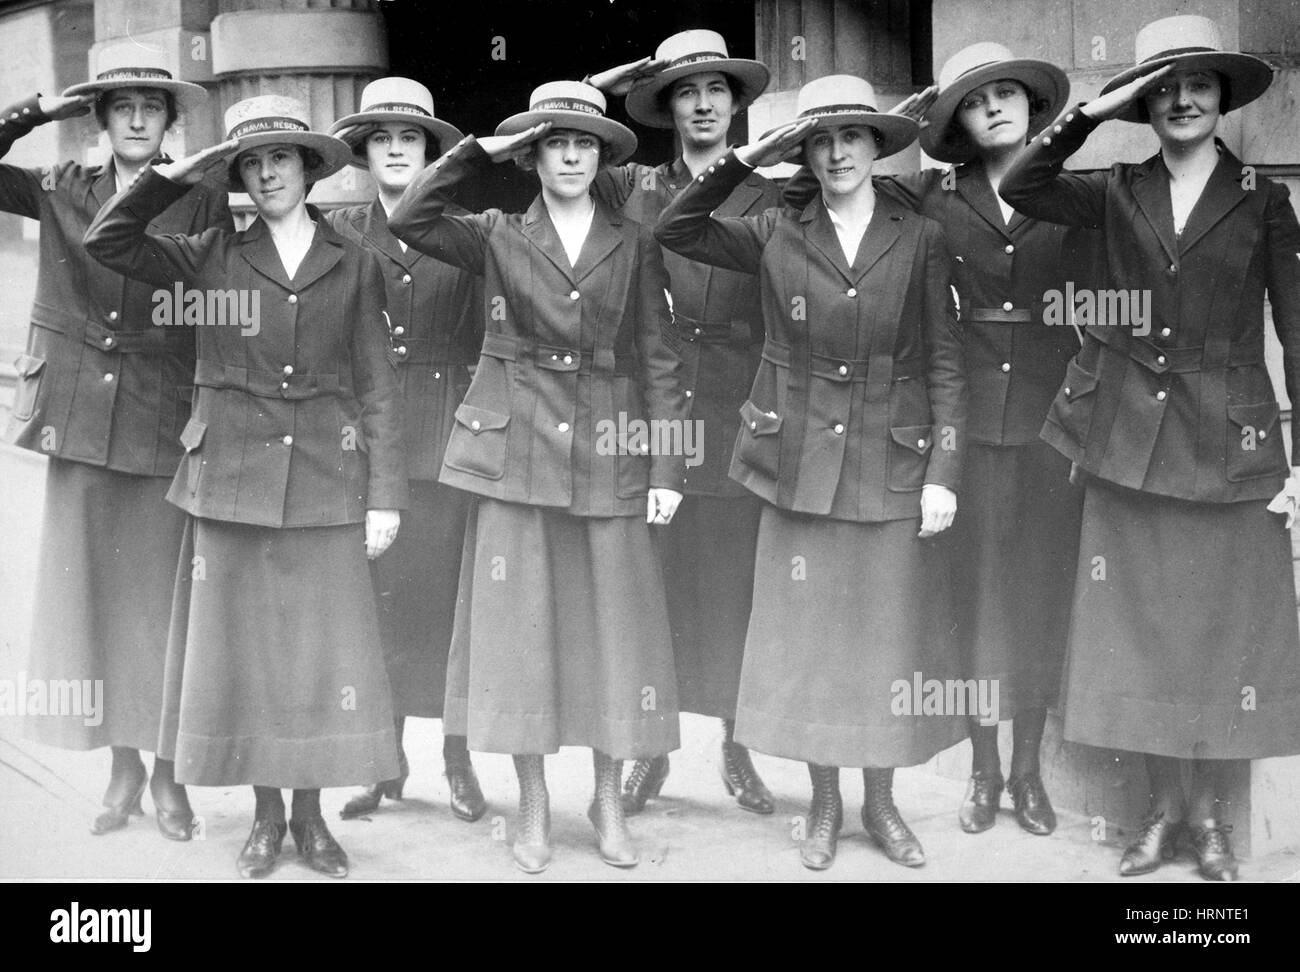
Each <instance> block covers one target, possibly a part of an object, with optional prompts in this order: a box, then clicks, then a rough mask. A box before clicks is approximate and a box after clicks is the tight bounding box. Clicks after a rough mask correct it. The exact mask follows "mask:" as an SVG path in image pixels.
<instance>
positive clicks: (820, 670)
mask: <svg viewBox="0 0 1300 972" xmlns="http://www.w3.org/2000/svg"><path fill="white" fill-rule="evenodd" d="M959 515H960V514H959ZM919 529H920V520H919V518H918V519H916V520H893V521H889V522H886V523H850V522H846V521H843V520H832V519H829V518H827V517H818V516H807V515H804V514H798V513H789V512H787V511H785V510H779V509H777V508H776V507H774V506H764V508H763V515H762V521H761V523H760V525H759V530H758V555H757V558H756V564H755V570H754V607H753V612H752V613H751V614H750V618H749V637H748V640H747V641H746V644H745V664H744V669H743V671H742V673H741V676H740V701H739V705H738V706H737V711H736V740H737V741H738V742H740V743H742V744H744V745H746V746H749V747H750V748H752V749H756V750H758V751H759V752H763V753H770V754H771V755H773V756H784V757H786V758H788V759H801V760H806V761H808V762H812V763H821V764H824V765H829V766H873V767H887V766H911V765H913V764H915V763H922V762H925V761H926V760H927V759H929V758H930V757H931V756H933V755H934V754H935V753H937V752H939V751H940V750H942V749H946V748H947V747H948V746H951V745H953V744H954V743H956V742H958V741H959V740H961V739H962V738H964V737H965V735H966V726H965V720H964V719H962V718H958V717H956V716H955V715H954V714H953V713H952V712H946V713H945V712H943V711H939V712H935V713H933V714H924V708H923V707H918V706H917V705H916V702H917V701H918V699H917V696H918V695H921V696H922V698H921V700H920V701H922V702H924V698H925V694H924V693H923V691H920V690H923V689H924V685H925V683H926V682H927V681H937V682H944V681H947V680H957V679H959V678H960V674H961V665H960V662H959V659H958V657H957V651H956V646H955V645H954V644H953V641H952V638H951V623H950V616H951V614H950V612H951V608H950V603H949V591H948V572H949V569H950V565H949V557H950V550H949V546H950V544H949V541H948V539H947V538H946V537H945V536H943V535H940V536H939V537H934V538H931V539H927V540H921V539H918V538H917V536H916V534H917V531H918V530H919ZM963 698H964V697H963ZM918 708H920V709H921V711H918ZM963 712H964V710H963Z"/></svg>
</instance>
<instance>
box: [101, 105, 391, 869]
mask: <svg viewBox="0 0 1300 972" xmlns="http://www.w3.org/2000/svg"><path fill="white" fill-rule="evenodd" d="M226 128H227V136H226V141H225V142H222V143H221V144H220V145H218V146H214V147H213V148H211V149H208V150H206V151H205V152H200V153H197V154H195V155H191V156H189V157H188V158H186V159H183V160H181V161H179V162H173V163H170V164H168V165H164V166H159V167H157V168H156V169H153V170H150V171H147V172H145V173H144V174H143V175H142V176H141V177H140V178H139V179H138V180H137V181H136V183H135V184H134V185H133V186H132V187H131V188H130V190H129V191H128V192H125V193H123V194H122V195H120V196H119V197H118V198H117V200H116V202H115V203H114V204H113V205H111V206H109V207H107V208H106V209H105V210H104V211H103V212H102V213H101V214H100V216H99V217H98V218H97V219H96V221H95V222H94V223H93V224H92V225H91V227H90V230H89V231H88V232H87V234H86V249H87V250H88V251H89V252H90V254H91V255H92V256H93V257H95V258H96V259H97V260H100V261H102V262H104V263H105V264H107V265H108V266H111V267H113V268H115V269H116V270H118V271H119V272H122V273H125V274H128V275H130V276H133V277H135V278H137V279H141V280H143V281H145V282H147V283H150V284H153V285H154V286H157V287H164V288H169V289H174V290H175V291H176V292H177V293H178V295H183V297H184V304H185V321H186V323H196V324H202V325H205V326H201V327H199V328H198V362H197V365H196V367H195V384H196V385H197V394H196V396H195V404H194V415H193V418H191V419H190V421H189V423H188V424H187V425H186V426H185V430H184V432H183V433H182V434H181V443H182V444H183V445H184V447H185V460H184V461H183V462H182V464H181V468H180V469H179V471H178V472H177V475H176V478H175V480H174V481H173V482H172V486H171V490H170V492H169V493H168V498H169V499H170V500H171V501H172V502H173V503H175V504H177V505H178V506H180V507H181V508H182V509H183V510H185V511H186V512H187V513H188V514H189V517H188V519H187V520H186V528H185V537H184V543H183V547H182V553H181V558H180V563H179V567H178V570H177V573H176V585H175V599H174V606H173V609H172V630H171V639H170V643H169V646H168V658H167V673H166V686H165V703H164V716H163V729H162V733H161V739H160V742H159V746H160V751H162V752H164V753H165V754H166V755H168V756H172V755H174V757H175V760H176V766H177V778H178V779H180V780H182V781H184V782H190V783H195V784H198V785H200V786H232V785H252V786H253V788H254V793H255V798H256V810H255V814H254V820H253V828H252V831H251V833H250V834H249V837H248V840H247V842H246V844H245V846H244V849H243V851H242V852H241V853H240V855H239V859H238V862H237V865H238V869H239V871H240V873H241V874H243V875H244V876H246V877H260V876H263V875H265V874H267V873H269V872H270V870H271V869H272V868H273V867H274V865H275V862H276V859H277V857H278V855H279V853H280V846H281V844H282V842H283V840H284V837H285V833H286V830H288V831H291V832H292V833H293V838H294V842H295V844H296V845H297V847H298V851H299V853H300V855H301V856H302V858H303V860H304V862H305V863H306V864H307V865H308V866H309V867H311V868H312V869H314V870H317V871H320V872H322V873H324V874H327V875H330V876H332V877H343V876H345V875H346V874H347V872H348V861H347V855H346V854H345V853H344V851H343V849H342V848H341V847H340V846H339V845H338V843H337V842H336V841H335V840H334V838H333V836H332V835H331V834H330V832H329V830H328V828H327V827H326V826H325V821H324V818H323V817H322V816H321V811H320V788H321V787H325V786H346V785H351V784H355V783H374V782H378V781H380V780H388V779H393V778H394V777H396V776H397V773H398V768H397V748H396V745H395V742H396V741H395V739H394V735H393V716H392V706H391V703H390V701H389V687H388V676H387V674H386V673H385V671H384V663H383V655H382V651H381V648H380V643H379V631H378V619H377V617H376V614H375V603H374V597H373V593H372V590H371V584H370V572H369V568H368V566H367V562H366V558H367V556H369V557H371V558H373V557H377V556H378V555H379V554H381V553H382V552H383V551H384V550H385V549H386V548H387V547H388V545H389V544H391V543H392V541H393V539H394V537H395V536H396V533H397V529H398V525H399V522H400V516H399V513H398V512H397V511H398V510H399V509H401V508H403V507H405V506H406V501H407V483H406V468H405V456H404V452H403V448H402V443H401V412H400V407H401V402H400V398H399V394H398V389H397V378H396V374H395V372H394V369H393V366H392V364H391V363H390V362H389V361H388V358H387V351H388V348H389V339H388V333H387V329H386V328H385V326H384V317H383V308H384V281H383V275H382V273H381V271H380V269H379V264H378V262H377V261H376V259H375V257H374V255H373V254H371V253H370V252H368V251H367V250H366V249H364V248H362V247H361V246H358V245H357V244H355V243H352V242H351V241H349V240H346V239H344V238H343V237H342V236H340V235H339V234H337V233H335V232H334V231H333V230H332V229H330V227H329V225H328V223H326V222H325V221H324V218H323V217H322V216H321V214H320V212H319V210H317V209H316V208H315V207H312V206H308V205H307V204H306V197H307V193H308V191H309V190H310V188H311V186H312V185H313V184H314V183H315V182H317V181H318V180H320V179H323V178H325V177H326V176H328V175H330V174H331V173H333V172H336V171H338V170H339V169H341V168H342V167H343V166H344V165H346V164H347V161H348V159H349V158H351V155H352V153H351V150H350V149H349V148H348V146H347V144H346V143H345V142H343V141H342V140H340V139H337V138H334V137H333V136H329V135H325V134H322V133H317V132H312V131H311V130H310V125H309V124H308V122H307V110H306V107H305V106H304V105H303V104H302V103H301V102H298V101H296V100H294V99H292V98H286V97H281V96H278V95H261V96H257V97H254V98H247V99H245V100H243V101H240V102H237V103H236V104H235V105H233V106H231V108H230V109H229V110H228V111H227V112H226ZM236 152H237V153H238V154H237V155H235V157H234V159H233V161H231V162H230V163H229V166H228V168H227V170H226V184H227V186H228V187H229V188H230V189H232V190H233V189H243V190H244V191H245V192H247V193H248V194H249V196H250V197H251V198H252V200H253V203H254V205H256V206H257V216H258V218H257V219H256V220H254V221H253V223H252V224H251V225H250V226H249V227H248V229H246V230H243V231H241V232H238V233H231V232H228V231H223V230H210V231H208V232H206V233H203V234H200V235H192V236H184V235H174V236H162V235H155V234H151V233H149V232H148V224H149V221H150V220H151V219H153V218H154V217H155V216H157V215H158V214H160V213H163V212H164V211H166V210H167V209H168V207H169V206H171V205H172V204H173V203H175V202H177V201H178V200H181V199H184V198H185V196H186V195H187V193H188V192H189V186H190V184H192V183H194V182H196V181H197V180H198V179H199V178H200V176H201V173H202V171H203V169H204V168H205V167H208V166H211V165H216V164H220V163H223V162H225V161H227V159H228V157H229V156H230V155H232V154H233V153H236ZM223 300H224V301H225V302H226V304H225V305H224V309H223V304H222V301H223ZM180 302H181V300H180V297H179V296H178V300H177V303H178V304H179V303H180ZM196 302H197V305H198V306H194V305H195V303H196ZM236 303H237V304H238V306H235V304H236ZM214 305H215V307H216V310H217V312H218V316H215V317H214V316H213V309H214ZM173 310H174V313H179V312H180V308H179V307H174V308H173ZM192 312H193V315H194V318H195V319H193V320H192V319H191V316H190V315H191V313H192ZM173 323H175V322H173ZM281 787H291V788H292V789H293V791H294V793H293V814H292V818H291V820H290V821H289V823H288V825H287V827H286V824H285V808H284V803H283V800H282V798H281V795H280V788H281Z"/></svg>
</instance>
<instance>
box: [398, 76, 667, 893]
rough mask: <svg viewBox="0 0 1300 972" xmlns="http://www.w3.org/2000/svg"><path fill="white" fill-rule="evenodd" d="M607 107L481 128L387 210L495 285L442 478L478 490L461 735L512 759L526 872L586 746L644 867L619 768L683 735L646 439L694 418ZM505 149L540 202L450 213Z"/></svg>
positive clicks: (539, 856) (592, 99) (454, 701)
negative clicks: (558, 776)
mask: <svg viewBox="0 0 1300 972" xmlns="http://www.w3.org/2000/svg"><path fill="white" fill-rule="evenodd" d="M604 111H605V99H604V97H603V96H602V95H601V93H600V92H599V91H597V90H596V89H595V88H593V87H591V86H589V85H586V84H582V83H580V82H568V81H559V82H553V83H551V84H545V85H542V86H541V87H539V88H537V89H536V90H535V91H534V92H533V94H532V98H531V99H530V105H529V110H528V111H526V112H522V113H520V114H517V115H513V116H511V117H510V118H508V119H506V120H505V121H504V122H502V123H501V124H500V125H499V126H498V127H497V135H496V136H495V137H493V138H485V139H482V140H475V139H474V138H467V139H465V140H464V141H462V142H461V143H460V144H458V145H456V146H455V147H454V148H453V149H451V151H449V152H448V153H447V154H446V155H444V156H443V157H442V158H441V159H439V160H438V161H437V162H434V163H433V164H432V165H431V166H429V167H428V168H427V169H426V170H425V171H424V172H423V173H422V174H421V175H420V176H419V177H418V178H417V179H416V181H415V182H414V183H412V184H411V187H410V188H409V189H408V190H407V191H406V194H405V195H404V196H403V198H402V202H401V204H400V205H399V206H398V207H397V209H396V210H394V212H393V215H392V218H391V220H390V221H389V225H390V226H391V228H392V230H393V232H394V233H395V234H396V235H397V237H398V238H399V239H402V240H405V241H406V242H407V243H409V244H410V245H411V246H413V247H415V248H416V249H419V250H421V251H423V252H425V253H428V254H430V255H431V256H434V257H437V258H438V259H440V260H443V261H446V262H447V263H451V264H454V265H455V266H458V267H462V268H464V269H466V270H469V271H471V272H473V273H476V274H480V275H482V276H483V277H484V285H483V300H484V303H483V316H484V319H485V320H486V326H487V334H486V336H485V338H484V343H483V350H482V355H481V357H480V359H479V363H478V368H477V370H476V371H475V374H474V380H473V382H472V384H471V385H470V389H469V394H468V395H467V396H466V398H465V402H464V404H462V405H461V406H460V407H459V408H457V410H456V426H455V428H454V429H453V430H452V433H451V438H450V440H449V441H448V443H447V450H446V453H445V455H444V457H443V465H442V475H441V480H442V482H444V483H447V484H450V485H453V486H456V487H459V488H461V489H464V490H467V491H469V492H472V493H476V494H477V495H478V500H477V505H476V509H475V512H473V513H471V515H470V524H469V528H468V531H467V533H466V541H465V559H464V562H463V564H462V567H461V575H460V584H461V592H460V599H459V601H458V604H457V614H456V630H455V635H454V637H453V640H452V649H451V659H450V670H449V673H448V679H447V706H446V713H447V714H446V727H447V730H448V731H451V732H465V733H467V734H468V736H469V745H470V748H471V749H474V750H479V751H487V752H498V753H511V754H513V755H514V758H515V767H516V770H517V772H518V774H519V785H520V826H519V834H518V836H517V837H516V840H515V843H514V859H515V862H516V864H517V865H518V866H519V867H520V868H522V869H523V870H525V871H529V872H535V871H540V870H543V869H544V868H545V867H546V866H547V865H548V864H549V862H550V844H549V840H550V811H549V803H548V796H547V791H546V781H545V776H544V772H543V760H544V754H546V753H553V752H556V751H557V750H558V748H559V747H560V746H590V747H591V748H592V750H593V759H594V763H595V775H596V795H595V798H594V799H593V801H592V804H591V807H590V809H589V812H588V816H589V817H590V818H591V821H592V823H593V824H594V825H595V828H596V831H597V834H598V836H599V838H600V853H601V857H602V859H603V860H605V862H606V863H608V864H612V865H614V866H617V867H630V866H632V865H634V864H636V863H637V861H638V855H637V851H636V848H635V846H634V845H633V844H632V842H631V839H630V837H629V835H628V833H627V830H626V826H625V824H624V820H623V808H622V804H621V802H620V800H619V783H620V779H619V776H620V771H621V766H622V760H624V759H637V758H641V757H654V756H661V755H663V754H664V753H667V752H669V751H670V750H672V749H675V748H676V747H677V745H678V732H677V703H676V694H677V693H676V676H675V673H674V670H673V657H672V645H671V642H670V639H669V634H668V619H667V613H666V608H665V603H664V589H663V581H662V578H661V577H660V574H659V565H658V560H657V558H656V557H655V554H654V550H653V548H652V546H651V541H650V531H649V529H648V528H647V526H646V523H654V524H660V525H662V524H666V523H667V522H668V521H669V520H671V519H672V515H673V512H674V510H675V509H676V507H677V503H678V502H679V501H680V499H681V493H680V491H679V490H680V486H681V481H682V477H683V474H684V472H685V464H684V461H683V457H682V456H680V455H671V454H668V452H669V451H670V450H663V449H660V448H657V447H656V448H651V443H650V442H649V441H648V440H647V437H646V436H645V435H643V434H640V433H639V432H638V431H636V430H637V429H638V427H639V424H640V423H643V422H644V421H645V420H647V419H649V420H650V421H651V422H653V423H654V426H652V427H656V426H657V427H660V428H665V426H663V425H662V423H664V422H667V423H668V425H667V426H666V427H667V428H671V427H673V426H676V427H677V428H679V429H680V428H681V423H682V422H684V421H685V418H686V414H687V410H686V398H685V396H684V395H683V393H682V389H681V387H680V385H679V371H680V363H679V361H678V360H677V358H676V357H675V356H674V355H673V354H672V352H671V351H670V350H669V348H668V346H667V345H666V344H665V343H664V337H663V330H664V328H665V327H666V326H667V320H668V308H667V303H666V300H665V298H664V293H663V291H664V288H665V286H666V284H667V278H666V275H665V274H664V270H663V262H662V260H661V258H660V256H659V247H658V245H657V244H656V243H655V241H654V238H653V237H652V236H651V235H650V231H649V230H648V229H646V228H644V227H642V226H640V225H639V224H638V223H636V222H635V221H633V220H631V219H629V218H626V217H624V216H622V215H620V214H617V213H615V212H613V211H611V210H610V209H609V208H608V207H607V206H606V205H605V204H604V203H602V202H599V201H598V200H596V199H594V198H593V197H592V195H591V183H592V180H593V179H595V177H596V173H597V172H598V171H599V169H600V167H601V166H602V165H608V164H616V163H618V162H621V161H623V160H624V159H626V158H627V157H628V156H629V155H631V154H632V152H633V150H634V149H635V147H636V137H635V136H634V135H633V134H632V132H631V131H629V130H628V129H627V128H626V127H624V126H623V125H620V124H618V123H617V122H614V121H611V120H609V119H607V118H605V117H604ZM511 157H517V158H519V159H520V160H521V162H522V164H523V165H524V167H525V168H530V169H534V170H535V171H536V172H537V176H538V179H539V180H540V182H541V194H540V195H539V196H538V197H537V198H536V199H535V200H534V201H533V203H532V205H531V206H530V207H529V209H528V211H527V212H526V213H523V214H520V215H506V214H504V213H502V212H500V211H499V210H489V211H488V212H486V213H483V214H481V215H475V216H453V215H450V214H449V211H448V206H449V203H450V192H451V190H452V189H453V188H454V187H455V186H456V185H457V184H458V183H460V182H461V181H462V180H464V179H467V178H469V177H471V176H473V175H474V174H475V173H476V172H477V171H481V170H482V169H483V168H485V167H486V166H487V165H488V163H489V162H492V161H503V160H505V159H507V158H511ZM657 444H658V443H656V445H657ZM643 518H644V519H643Z"/></svg>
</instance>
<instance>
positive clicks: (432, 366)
mask: <svg viewBox="0 0 1300 972" xmlns="http://www.w3.org/2000/svg"><path fill="white" fill-rule="evenodd" d="M330 134H332V135H337V136H339V137H340V138H342V139H343V140H344V141H345V142H347V143H348V145H350V146H351V147H352V160H351V164H352V165H354V166H356V167H357V168H360V169H366V170H368V171H369V172H370V175H371V177H372V178H374V180H375V184H376V185H377V186H378V189H379V191H378V193H377V194H376V196H375V198H374V200H373V201H372V202H370V203H369V204H367V205H363V206H350V207H345V208H342V209H335V210H333V211H332V212H330V213H329V214H328V215H327V216H326V217H325V218H326V219H327V220H328V221H329V224H330V226H331V227H332V228H333V229H335V230H336V231H337V232H338V233H339V234H340V235H342V236H344V237H347V238H348V239H350V240H353V241H354V242H356V243H360V244H362V245H364V246H365V247H367V248H368V249H369V250H370V251H371V252H372V253H374V255H375V257H376V258H377V259H378V261H379V265H380V267H381V268H382V269H383V271H384V287H385V291H386V296H387V301H388V305H387V311H386V313H387V317H388V330H389V334H390V336H391V339H392V354H391V357H392V360H393V361H394V362H395V363H396V365H397V374H398V381H399V383H400V386H401V390H402V417H403V419H404V422H403V426H404V430H405V438H406V449H407V455H406V466H407V475H408V476H409V477H410V480H411V505H410V508H409V509H408V510H407V511H406V513H405V515H404V516H403V517H402V532H401V538H400V539H399V540H397V541H396V542H395V543H394V544H393V547H392V549H391V550H389V551H388V553H387V554H386V555H384V556H383V557H380V558H379V559H377V560H375V561H373V562H372V564H371V574H372V576H373V578H374V582H375V597H376V603H377V604H378V607H379V625H380V633H381V634H382V636H383V640H384V660H385V662H386V663H387V665H388V680H389V682H390V683H391V684H392V688H393V714H394V716H395V719H396V721H395V723H394V729H395V730H396V732H397V744H398V754H399V756H400V757H401V759H400V765H401V773H400V774H399V775H398V777H397V778H396V779H393V780H384V781H383V782H381V783H377V784H375V785H374V786H372V787H368V788H367V789H366V790H364V791H363V792H362V793H360V794H358V795H357V796H355V797H353V798H352V799H351V800H349V801H348V803H347V805H346V806H344V808H343V813H342V815H343V817H344V818H348V817H359V816H361V815H363V814H368V813H373V812H374V811H375V810H377V809H379V804H380V801H381V799H382V798H383V797H388V798H389V799H391V800H400V799H401V798H402V787H403V786H404V785H405V784H406V777H407V760H406V752H405V750H404V749H403V748H402V730H403V727H404V724H405V722H406V717H407V716H420V717H423V718H428V719H441V718H442V703H443V697H444V695H445V694H446V684H447V651H448V649H449V648H450V647H451V626H452V621H453V619H454V618H455V616H456V588H457V584H458V579H459V577H460V552H461V544H462V543H463V542H464V539H465V518H466V516H467V515H468V512H469V494H468V493H465V492H463V491H461V490H457V489H452V488H451V487H449V486H443V485H440V484H439V483H438V481H437V480H438V470H439V469H440V468H441V466H442V450H443V447H444V446H445V445H446V442H447V436H448V434H449V433H450V432H451V425H452V422H453V418H452V416H453V414H454V413H455V410H456V406H457V405H459V404H460V402H461V399H463V398H464V397H465V391H466V389H467V388H469V368H468V366H469V365H471V364H473V363H474V361H475V360H477V356H478V347H479V343H480V342H481V340H482V323H481V322H480V321H479V313H480V311H481V308H482V298H481V296H480V295H479V293H478V291H477V289H476V287H475V278H474V276H473V274H470V273H467V272H466V271H464V270H461V269H459V268H457V267H453V266H451V265H450V264H447V263H442V262H441V261H439V260H431V259H429V258H427V257H426V256H425V255H424V254H423V253H421V252H420V251H419V250H413V249H410V248H409V247H407V245H406V244H405V243H403V242H402V241H401V240H399V239H398V238H397V237H395V236H394V235H393V234H392V232H391V231H390V230H389V229H388V214H389V213H391V212H392V211H393V209H394V207H396V206H397V201H398V200H399V199H401V198H402V193H403V192H404V191H405V190H406V187H407V186H409V185H410V184H411V180H412V179H414V178H415V177H416V175H417V174H418V173H419V172H420V171H421V170H422V169H423V168H424V167H425V166H426V165H427V164H428V163H429V162H432V161H433V160H434V159H436V158H437V157H438V156H439V155H441V154H442V153H443V152H444V151H445V150H446V149H449V148H450V147H451V146H452V145H454V144H455V143H456V142H457V141H459V140H460V138H461V137H462V136H461V133H460V131H459V130H457V129H456V128H455V127H454V126H452V125H449V124H448V123H447V122H445V121H443V120H442V119H440V118H437V117H436V116H435V115H434V113H433V95H432V94H431V93H430V92H429V89H428V88H426V87H425V86H424V85H422V84H420V83H418V82H416V81H412V80H410V79H409V78H380V79H379V80H378V81H372V82H371V83H370V84H368V85H366V88H365V90H364V91H362V92H361V110H360V111H359V112H357V113H356V114H352V115H348V116H347V117H345V118H340V119H339V120H338V121H337V122H335V123H334V125H333V126H332V127H331V128H330ZM442 759H443V766H444V768H445V773H446V777H447V788H448V790H450V792H451V812H452V813H453V814H455V815H456V816H457V817H459V818H460V819H461V820H468V821H474V820H477V819H479V817H481V816H483V814H484V812H486V810H487V804H486V803H485V802H484V800H483V791H482V790H481V789H480V788H479V784H478V777H477V776H476V775H475V773H474V765H473V764H472V763H471V762H470V758H469V750H468V749H467V748H466V746H465V737H464V736H458V735H452V734H448V735H445V736H444V737H443V743H442Z"/></svg>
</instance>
